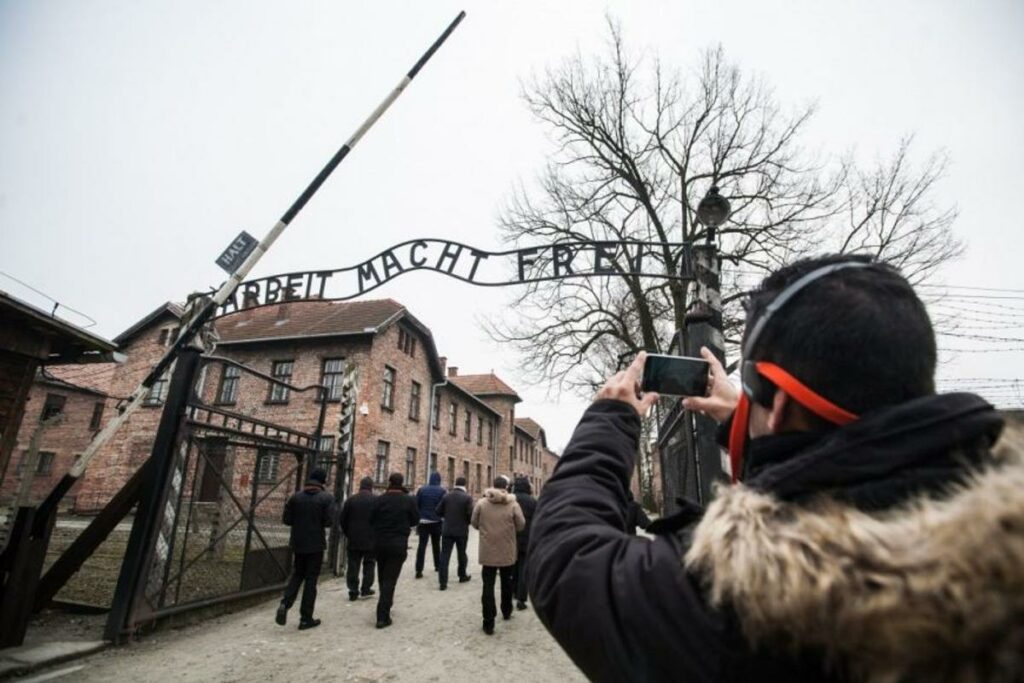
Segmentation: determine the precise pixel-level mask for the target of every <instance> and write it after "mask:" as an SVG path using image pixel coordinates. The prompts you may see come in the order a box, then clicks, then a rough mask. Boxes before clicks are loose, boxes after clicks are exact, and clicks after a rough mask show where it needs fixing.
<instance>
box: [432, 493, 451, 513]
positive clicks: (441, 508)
mask: <svg viewBox="0 0 1024 683" xmlns="http://www.w3.org/2000/svg"><path fill="white" fill-rule="evenodd" d="M447 506H448V496H447V495H445V496H442V497H441V500H440V502H438V504H437V507H436V508H434V514H435V515H437V516H438V517H444V509H445V507H447Z"/></svg>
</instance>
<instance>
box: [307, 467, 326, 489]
mask: <svg viewBox="0 0 1024 683" xmlns="http://www.w3.org/2000/svg"><path fill="white" fill-rule="evenodd" d="M309 481H314V482H316V483H318V484H320V485H321V486H323V485H324V484H325V483H326V482H327V470H325V469H324V468H323V467H314V468H313V470H312V471H311V472H310V473H309Z"/></svg>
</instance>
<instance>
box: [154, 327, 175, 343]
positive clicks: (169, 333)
mask: <svg viewBox="0 0 1024 683" xmlns="http://www.w3.org/2000/svg"><path fill="white" fill-rule="evenodd" d="M177 336H178V328H177V327H164V328H162V329H161V330H160V336H159V337H158V338H157V340H156V343H157V344H159V345H160V346H170V345H171V344H173V343H174V340H175V339H176V338H177Z"/></svg>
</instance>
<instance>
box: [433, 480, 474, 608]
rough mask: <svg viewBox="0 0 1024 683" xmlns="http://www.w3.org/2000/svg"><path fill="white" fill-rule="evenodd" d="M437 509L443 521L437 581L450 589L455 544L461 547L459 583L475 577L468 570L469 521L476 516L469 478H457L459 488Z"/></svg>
mask: <svg viewBox="0 0 1024 683" xmlns="http://www.w3.org/2000/svg"><path fill="white" fill-rule="evenodd" d="M436 512H437V515H438V517H440V518H441V524H442V528H441V568H440V570H439V571H438V572H437V580H438V584H439V587H440V588H441V590H447V588H448V565H449V564H450V562H451V559H452V547H453V546H454V547H455V548H457V549H458V568H459V583H466V582H467V581H469V580H470V578H471V577H470V575H469V574H468V572H467V571H466V568H467V566H468V565H469V557H468V556H467V555H466V542H467V541H468V540H469V520H470V518H471V517H472V516H473V496H471V495H469V493H468V492H467V491H466V478H465V477H459V478H458V479H456V480H455V488H454V489H452V490H451V491H449V492H448V493H446V494H445V496H444V498H442V499H441V502H440V503H438V504H437V510H436Z"/></svg>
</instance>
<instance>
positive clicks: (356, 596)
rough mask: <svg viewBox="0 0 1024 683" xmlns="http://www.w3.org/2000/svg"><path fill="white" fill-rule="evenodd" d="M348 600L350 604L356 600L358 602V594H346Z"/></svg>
mask: <svg viewBox="0 0 1024 683" xmlns="http://www.w3.org/2000/svg"><path fill="white" fill-rule="evenodd" d="M348 599H349V600H350V601H351V602H355V601H356V600H358V599H359V593H349V594H348Z"/></svg>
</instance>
